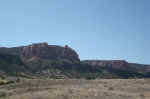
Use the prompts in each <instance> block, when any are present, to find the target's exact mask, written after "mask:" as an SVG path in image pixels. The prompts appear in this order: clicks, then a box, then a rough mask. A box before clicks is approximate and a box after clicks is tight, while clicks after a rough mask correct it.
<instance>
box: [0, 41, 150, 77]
mask: <svg viewBox="0 0 150 99" xmlns="http://www.w3.org/2000/svg"><path fill="white" fill-rule="evenodd" d="M149 68H150V66H147V65H140V64H132V63H128V62H126V61H124V60H110V61H106V60H86V61H80V58H79V56H78V54H77V53H76V52H75V51H74V50H73V49H72V48H70V47H68V46H67V45H66V46H64V47H62V46H57V45H48V43H37V44H32V45H29V46H21V47H13V48H5V47H3V48H0V74H9V75H17V76H21V75H23V76H25V75H26V76H28V77H29V76H31V75H34V76H43V77H45V76H46V77H50V78H88V79H91V78H129V77H149V75H150V72H149V71H150V69H149Z"/></svg>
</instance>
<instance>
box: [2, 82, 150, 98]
mask: <svg viewBox="0 0 150 99" xmlns="http://www.w3.org/2000/svg"><path fill="white" fill-rule="evenodd" d="M0 99H150V79H99V80H82V79H80V80H75V79H63V80H46V79H45V80H44V79H43V80H41V79H36V80H21V81H20V82H19V83H14V84H8V85H1V86H0Z"/></svg>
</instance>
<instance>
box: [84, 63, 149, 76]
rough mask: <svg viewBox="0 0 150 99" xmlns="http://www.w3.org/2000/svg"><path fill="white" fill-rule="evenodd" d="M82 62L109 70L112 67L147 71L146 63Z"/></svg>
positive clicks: (122, 69)
mask: <svg viewBox="0 0 150 99" xmlns="http://www.w3.org/2000/svg"><path fill="white" fill-rule="evenodd" d="M83 62H84V63H87V64H89V65H92V66H98V67H103V68H107V69H111V70H112V69H113V70H119V71H126V72H132V73H142V74H145V73H147V72H149V69H148V68H149V66H148V65H142V64H135V63H128V62H127V61H125V60H85V61H83Z"/></svg>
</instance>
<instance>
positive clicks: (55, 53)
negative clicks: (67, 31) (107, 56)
mask: <svg viewBox="0 0 150 99" xmlns="http://www.w3.org/2000/svg"><path fill="white" fill-rule="evenodd" d="M1 52H2V53H3V54H4V53H5V54H13V55H18V56H20V58H21V59H22V61H23V62H29V61H35V60H38V59H48V60H55V61H57V60H64V61H68V62H72V63H74V62H79V61H80V59H79V56H78V54H77V53H76V52H75V51H74V50H73V49H71V48H70V47H68V46H65V47H62V46H57V45H48V43H37V44H32V45H29V46H22V47H14V48H0V53H1Z"/></svg>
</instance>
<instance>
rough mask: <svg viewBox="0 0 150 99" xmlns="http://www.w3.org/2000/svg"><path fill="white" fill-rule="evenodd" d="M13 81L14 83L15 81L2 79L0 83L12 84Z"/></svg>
mask: <svg viewBox="0 0 150 99" xmlns="http://www.w3.org/2000/svg"><path fill="white" fill-rule="evenodd" d="M11 83H14V81H8V80H0V85H5V84H11Z"/></svg>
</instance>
